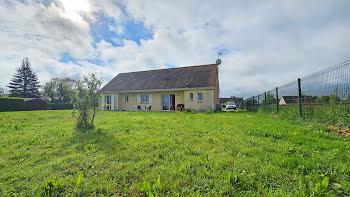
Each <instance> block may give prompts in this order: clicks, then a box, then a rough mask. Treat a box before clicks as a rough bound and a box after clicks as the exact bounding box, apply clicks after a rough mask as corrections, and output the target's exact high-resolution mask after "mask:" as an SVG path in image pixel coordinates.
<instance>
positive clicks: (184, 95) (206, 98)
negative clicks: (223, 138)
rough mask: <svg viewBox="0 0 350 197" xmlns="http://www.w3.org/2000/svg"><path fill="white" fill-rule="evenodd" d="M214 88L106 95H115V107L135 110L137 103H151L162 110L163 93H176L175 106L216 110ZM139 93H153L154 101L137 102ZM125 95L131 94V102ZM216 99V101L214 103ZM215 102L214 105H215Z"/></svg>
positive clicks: (141, 93) (153, 107) (153, 109)
mask: <svg viewBox="0 0 350 197" xmlns="http://www.w3.org/2000/svg"><path fill="white" fill-rule="evenodd" d="M190 93H193V94H194V99H193V101H191V100H190ZM197 93H202V94H203V101H198V100H197ZM213 93H214V90H213V89H209V90H185V91H164V92H137V93H119V94H105V96H111V95H114V103H115V104H114V106H115V109H116V110H117V109H119V110H126V111H135V109H136V106H137V105H151V106H152V111H162V95H164V94H175V107H176V106H177V105H178V104H184V105H185V108H186V109H191V110H195V111H207V110H215V104H214V103H215V97H214V95H213ZM137 95H153V102H152V103H142V99H141V103H137ZM125 96H129V102H127V103H126V102H125ZM213 101H214V103H213ZM213 104H214V105H213Z"/></svg>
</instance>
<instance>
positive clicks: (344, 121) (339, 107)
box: [258, 103, 350, 128]
mask: <svg viewBox="0 0 350 197" xmlns="http://www.w3.org/2000/svg"><path fill="white" fill-rule="evenodd" d="M258 111H259V112H262V113H273V114H278V116H279V117H280V118H282V119H287V120H293V121H294V120H307V121H315V122H317V123H321V124H325V125H332V126H333V125H334V126H342V127H346V128H350V104H347V103H338V104H335V103H333V104H304V105H302V116H300V112H299V106H298V105H288V106H279V111H278V112H277V108H276V105H269V106H260V107H259V109H258Z"/></svg>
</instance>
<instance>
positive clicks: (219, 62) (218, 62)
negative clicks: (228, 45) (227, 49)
mask: <svg viewBox="0 0 350 197" xmlns="http://www.w3.org/2000/svg"><path fill="white" fill-rule="evenodd" d="M220 56H222V53H221V52H218V59H217V60H216V65H220V64H221V59H220Z"/></svg>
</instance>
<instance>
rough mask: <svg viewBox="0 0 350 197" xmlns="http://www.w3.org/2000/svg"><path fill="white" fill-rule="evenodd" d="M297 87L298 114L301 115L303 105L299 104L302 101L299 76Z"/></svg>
mask: <svg viewBox="0 0 350 197" xmlns="http://www.w3.org/2000/svg"><path fill="white" fill-rule="evenodd" d="M298 89H299V96H298V99H299V114H300V117H302V116H303V106H302V104H301V102H302V97H303V95H302V93H301V82H300V78H298Z"/></svg>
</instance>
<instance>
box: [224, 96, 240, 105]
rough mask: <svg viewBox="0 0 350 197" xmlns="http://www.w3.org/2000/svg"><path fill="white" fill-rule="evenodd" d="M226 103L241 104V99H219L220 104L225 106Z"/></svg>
mask: <svg viewBox="0 0 350 197" xmlns="http://www.w3.org/2000/svg"><path fill="white" fill-rule="evenodd" d="M227 101H234V102H235V103H236V104H238V103H241V102H243V98H237V97H231V98H220V104H222V105H223V104H225V103H226V102H227Z"/></svg>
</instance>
